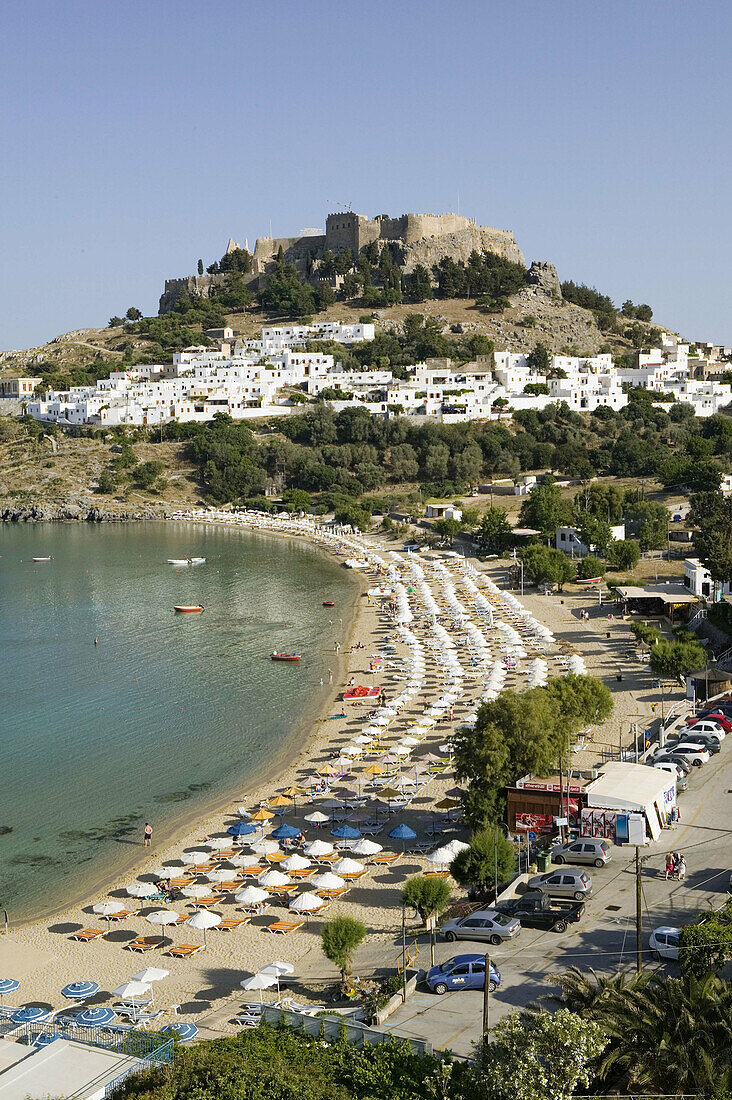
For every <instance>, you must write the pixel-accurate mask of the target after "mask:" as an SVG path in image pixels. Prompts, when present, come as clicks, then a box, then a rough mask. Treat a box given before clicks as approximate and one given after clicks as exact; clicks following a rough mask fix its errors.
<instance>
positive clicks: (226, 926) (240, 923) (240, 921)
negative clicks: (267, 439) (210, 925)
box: [214, 917, 252, 932]
mask: <svg viewBox="0 0 732 1100" xmlns="http://www.w3.org/2000/svg"><path fill="white" fill-rule="evenodd" d="M251 919H252V918H251V917H224V919H223V920H222V921H221V922H220V924H217V925H215V926H214V928H215V930H216V931H217V932H236V931H238V929H239V928H243V927H244V925H245V924H249V922H250V921H251Z"/></svg>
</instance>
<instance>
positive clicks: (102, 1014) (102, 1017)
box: [74, 1005, 116, 1027]
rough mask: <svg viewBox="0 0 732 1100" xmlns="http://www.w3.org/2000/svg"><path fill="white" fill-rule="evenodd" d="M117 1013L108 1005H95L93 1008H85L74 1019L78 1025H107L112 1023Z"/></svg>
mask: <svg viewBox="0 0 732 1100" xmlns="http://www.w3.org/2000/svg"><path fill="white" fill-rule="evenodd" d="M115 1016H116V1013H115V1012H114V1011H113V1009H111V1008H107V1007H106V1005H95V1006H94V1007H93V1008H85V1009H84V1011H83V1012H80V1013H79V1015H78V1016H77V1017H76V1020H75V1021H74V1022H75V1024H76V1026H77V1027H105V1026H106V1025H107V1024H111V1023H112V1020H114V1018H115Z"/></svg>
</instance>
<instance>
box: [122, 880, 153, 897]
mask: <svg viewBox="0 0 732 1100" xmlns="http://www.w3.org/2000/svg"><path fill="white" fill-rule="evenodd" d="M127 893H128V895H129V897H131V898H151V897H152V896H153V895H154V894H157V893H158V888H157V886H156V885H155V883H153V882H133V883H131V884H130V885H129V886H128V887H127Z"/></svg>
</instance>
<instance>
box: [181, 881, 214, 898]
mask: <svg viewBox="0 0 732 1100" xmlns="http://www.w3.org/2000/svg"><path fill="white" fill-rule="evenodd" d="M210 893H211V888H210V887H209V886H204V884H203V883H202V882H194V883H193V885H192V886H184V887H183V889H182V890H181V894H183V896H184V897H186V898H207V897H208V896H209V894H210Z"/></svg>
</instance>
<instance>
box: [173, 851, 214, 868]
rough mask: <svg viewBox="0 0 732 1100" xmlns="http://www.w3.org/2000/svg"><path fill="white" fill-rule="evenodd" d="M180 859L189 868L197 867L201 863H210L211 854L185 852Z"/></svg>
mask: <svg viewBox="0 0 732 1100" xmlns="http://www.w3.org/2000/svg"><path fill="white" fill-rule="evenodd" d="M180 858H181V862H182V863H185V864H186V865H187V866H189V867H196V866H198V864H200V863H208V861H209V859H210V858H211V854H210V852H184V853H183V855H182V856H181V857H180Z"/></svg>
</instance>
